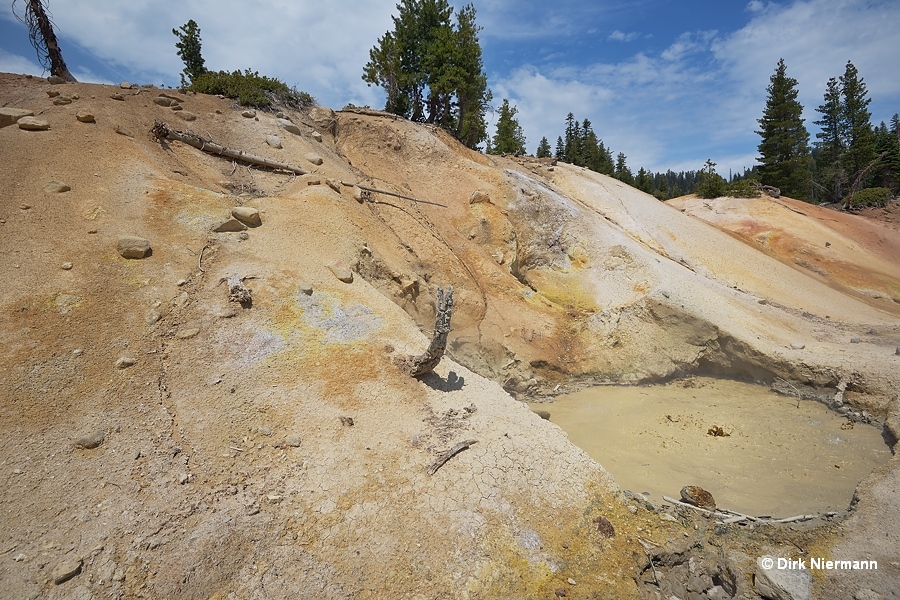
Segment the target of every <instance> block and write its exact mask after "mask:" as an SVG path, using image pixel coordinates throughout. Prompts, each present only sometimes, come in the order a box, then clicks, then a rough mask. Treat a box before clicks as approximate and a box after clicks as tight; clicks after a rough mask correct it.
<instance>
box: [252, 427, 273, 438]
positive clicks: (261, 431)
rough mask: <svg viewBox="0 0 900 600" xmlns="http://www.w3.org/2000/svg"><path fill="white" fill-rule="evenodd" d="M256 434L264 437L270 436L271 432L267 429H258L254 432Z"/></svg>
mask: <svg viewBox="0 0 900 600" xmlns="http://www.w3.org/2000/svg"><path fill="white" fill-rule="evenodd" d="M256 432H257V433H259V435H265V436H270V435H272V430H271V429H269V428H268V427H260V428H258V429H257V430H256Z"/></svg>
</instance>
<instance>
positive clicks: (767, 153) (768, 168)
mask: <svg viewBox="0 0 900 600" xmlns="http://www.w3.org/2000/svg"><path fill="white" fill-rule="evenodd" d="M769 81H770V83H769V87H768V89H767V91H768V93H769V96H768V98H767V100H766V108H765V110H764V111H763V116H762V118H761V119H759V120H758V121H757V122H758V123H759V125H760V130H759V131H757V132H756V133H757V134H758V135H759V136H760V137H761V138H762V141H761V142H760V144H759V153H760V157H759V159H758V160H759V162H760V163H762V166H761V167H760V169H759V171H760V180H761V182H762V183H764V184H765V185H771V186H775V187H777V188H780V189H781V191H782V193H784V194H785V195H788V196H791V197H793V198H800V199H803V200H805V199H808V198H809V194H810V181H811V178H812V171H811V162H812V161H811V157H810V151H809V132H808V131H807V130H806V127H805V126H804V125H803V118H802V114H803V106H802V105H801V104H800V103H799V102H798V101H797V95H798V93H799V92H798V90H797V80H796V79H794V78H793V77H788V76H787V67H786V65H785V63H784V59H780V60H779V61H778V66H777V67H776V69H775V73H774V74H773V75H772V77H771V78H770V80H769Z"/></svg>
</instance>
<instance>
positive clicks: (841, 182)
mask: <svg viewBox="0 0 900 600" xmlns="http://www.w3.org/2000/svg"><path fill="white" fill-rule="evenodd" d="M816 112H818V113H820V114H821V115H822V118H821V119H819V120H818V121H813V123H815V124H816V125H818V126H819V128H820V129H821V131H819V133H817V134H816V139H817V140H818V141H817V142H816V150H817V152H816V175H817V177H816V179H818V180H819V181H820V182H821V183H822V184H823V185H824V187H825V188H826V189H827V190H828V193H829V195H830V197H829V200H830V201H837V200H840V199H841V198H843V190H844V186H845V179H846V174H845V170H844V167H843V159H844V151H845V147H844V137H845V136H844V133H843V120H842V118H841V115H842V113H843V109H842V106H841V88H840V85H839V84H838V80H837V79H836V78H834V77H832V78H830V79H829V80H828V83H827V84H826V85H825V100H824V102H823V103H822V104H820V105H819V107H818V108H816Z"/></svg>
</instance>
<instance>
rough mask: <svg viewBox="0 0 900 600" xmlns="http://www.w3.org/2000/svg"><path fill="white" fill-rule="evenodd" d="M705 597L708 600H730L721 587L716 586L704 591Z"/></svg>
mask: <svg viewBox="0 0 900 600" xmlns="http://www.w3.org/2000/svg"><path fill="white" fill-rule="evenodd" d="M706 597H707V598H709V600H731V596H729V595H728V592H726V591H725V590H724V589H723V588H722V586H720V585H717V586H714V587H711V588H709V589H708V590H706Z"/></svg>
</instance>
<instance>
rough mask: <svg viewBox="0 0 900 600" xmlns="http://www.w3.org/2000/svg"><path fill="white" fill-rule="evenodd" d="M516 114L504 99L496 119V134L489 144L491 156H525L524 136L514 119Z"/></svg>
mask: <svg viewBox="0 0 900 600" xmlns="http://www.w3.org/2000/svg"><path fill="white" fill-rule="evenodd" d="M516 112H518V111H517V110H516V107H515V106H512V107H511V106H510V105H509V100H507V99H505V98H504V99H503V105H502V106H501V107H500V117H499V118H498V119H497V133H496V134H495V135H494V139H493V140H491V144H490V153H491V154H517V155H518V154H525V134H524V133H523V132H522V127H520V126H519V121H518V120H517V119H516Z"/></svg>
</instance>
